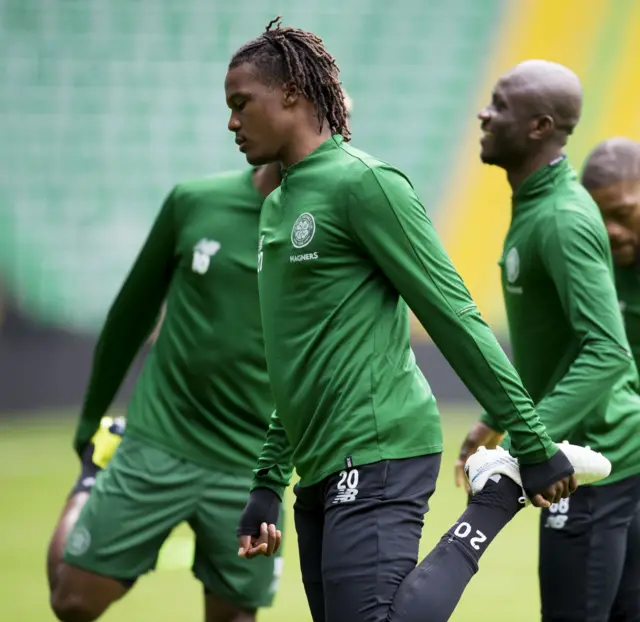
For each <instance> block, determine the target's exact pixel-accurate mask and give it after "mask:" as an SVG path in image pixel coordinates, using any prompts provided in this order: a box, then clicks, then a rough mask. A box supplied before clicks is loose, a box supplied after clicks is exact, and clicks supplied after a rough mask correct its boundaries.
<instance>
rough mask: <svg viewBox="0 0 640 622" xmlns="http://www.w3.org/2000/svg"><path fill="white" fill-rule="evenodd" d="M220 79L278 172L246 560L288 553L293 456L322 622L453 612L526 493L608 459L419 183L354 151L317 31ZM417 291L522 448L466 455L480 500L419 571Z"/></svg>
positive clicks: (426, 456) (423, 395) (264, 229)
mask: <svg viewBox="0 0 640 622" xmlns="http://www.w3.org/2000/svg"><path fill="white" fill-rule="evenodd" d="M225 89H226V95H227V103H228V105H229V108H230V109H231V116H230V119H229V129H230V130H231V131H232V132H233V133H234V134H235V137H236V143H237V144H238V145H239V147H240V150H241V151H242V152H243V153H245V154H246V157H247V160H248V161H249V163H251V164H262V163H267V162H273V161H278V162H279V163H280V164H281V165H282V167H283V181H282V184H281V185H280V188H279V189H277V190H275V191H274V192H273V193H272V194H271V195H270V196H269V197H268V198H267V199H266V201H265V203H264V205H263V209H262V213H261V218H260V239H259V243H258V281H259V290H260V306H261V311H262V318H263V330H264V337H265V350H266V356H267V367H268V369H269V380H270V382H271V388H272V393H273V396H274V400H275V404H276V411H275V412H274V414H273V415H272V418H271V424H270V427H269V432H268V435H267V439H266V441H265V445H264V447H263V450H262V454H261V457H260V460H259V462H258V465H257V468H256V470H255V477H254V482H253V484H252V493H251V496H250V500H249V503H248V504H247V506H246V508H245V510H244V512H243V514H242V517H241V520H240V522H239V526H238V535H239V538H240V551H239V554H240V555H241V556H246V557H255V556H256V555H267V556H268V555H270V554H272V553H273V552H274V551H275V550H277V548H278V532H277V529H276V519H277V513H278V508H279V506H280V502H281V499H282V495H283V491H284V489H285V487H286V486H287V484H288V482H289V480H290V477H291V474H292V469H293V467H295V468H296V470H297V472H298V474H299V475H300V478H301V479H300V482H299V484H297V485H296V487H295V494H296V501H295V507H294V512H295V524H296V530H297V532H298V545H299V551H300V564H301V569H302V576H303V582H304V586H305V590H306V593H307V599H308V601H309V606H310V609H311V612H312V616H313V619H314V621H315V622H380V621H382V620H392V621H394V622H409V621H416V622H417V621H418V620H424V619H426V618H427V617H428V619H429V620H430V621H432V622H440V621H442V620H448V619H449V616H450V614H451V612H452V611H453V609H454V608H455V606H456V604H457V602H458V600H459V598H460V596H461V595H462V592H463V590H464V588H465V586H466V585H467V583H468V582H469V580H470V579H471V577H472V576H473V574H474V573H475V571H476V570H477V563H478V560H479V558H480V556H481V555H482V554H483V552H484V551H485V549H486V547H487V546H488V545H489V543H490V542H491V541H492V540H493V538H494V537H495V536H496V535H497V533H498V532H499V531H500V530H501V529H502V528H503V527H504V526H505V525H506V524H507V523H508V522H509V521H510V520H511V518H512V517H513V516H514V515H515V514H516V513H517V512H518V511H519V509H520V508H522V507H523V505H524V504H525V503H526V498H528V499H529V500H531V501H532V502H533V503H534V504H535V505H538V506H542V505H548V504H549V503H550V502H554V501H559V500H560V499H561V498H564V497H567V496H568V495H569V494H570V493H571V492H572V491H573V490H575V487H576V481H575V476H577V477H578V483H580V481H585V480H586V479H589V478H590V477H594V478H596V479H597V478H599V477H602V476H603V475H606V474H607V473H608V467H609V465H608V462H607V461H606V459H603V458H601V457H600V458H599V459H597V458H596V459H595V460H592V458H594V455H593V454H592V452H589V451H588V450H585V449H583V448H580V447H576V446H573V445H572V446H565V447H564V449H565V451H559V450H558V446H557V445H556V444H554V443H553V442H552V441H551V439H550V438H549V436H548V435H547V433H546V430H545V428H544V426H543V425H542V424H541V422H540V420H539V418H538V416H537V414H536V412H535V410H534V407H533V404H532V402H531V399H530V397H529V396H528V394H527V393H526V392H525V390H524V389H523V387H522V384H521V382H520V380H519V378H518V376H517V374H516V373H515V371H514V369H513V367H512V366H511V365H510V364H509V361H508V359H507V358H506V356H505V354H504V352H503V351H502V349H501V348H500V346H499V345H498V342H497V341H496V339H495V337H494V335H493V334H492V333H491V331H490V329H489V327H488V326H487V324H486V323H485V322H484V321H483V320H482V318H481V317H480V314H479V313H478V310H477V309H476V306H475V304H474V303H473V301H472V300H471V298H470V296H469V293H468V292H467V290H466V288H465V286H464V284H463V283H462V281H461V279H460V277H459V276H458V274H457V273H456V271H455V269H454V267H453V266H452V265H451V263H450V261H449V258H448V257H447V255H446V253H445V251H444V250H443V248H442V245H441V244H440V241H439V239H438V237H437V235H436V233H435V231H434V229H433V226H432V224H431V222H430V220H429V218H428V217H427V215H426V211H425V209H424V207H423V206H422V204H421V203H420V201H419V199H418V197H417V196H416V193H415V192H414V190H413V188H412V186H411V184H410V182H409V181H408V180H407V178H406V177H405V176H404V175H403V174H402V173H401V172H399V171H398V170H397V169H395V168H393V167H391V166H389V165H387V164H385V163H383V162H381V161H380V160H377V159H375V158H373V157H371V156H370V155H368V154H366V153H364V152H362V151H358V150H357V149H354V148H352V147H350V146H349V145H348V144H347V141H348V139H349V132H348V129H347V127H346V124H345V112H344V107H345V103H344V98H343V94H342V91H341V88H340V80H339V73H338V68H337V66H336V63H335V61H334V60H333V58H332V57H331V56H330V55H329V53H328V52H327V51H326V50H325V48H324V46H323V44H322V41H321V39H320V38H319V37H317V36H316V35H314V34H312V33H308V32H304V31H302V30H298V29H296V28H289V27H282V26H281V25H280V23H279V21H274V22H271V23H270V24H269V26H268V27H267V30H266V32H264V33H263V34H262V36H260V37H258V38H257V39H256V40H254V41H251V42H250V43H248V44H246V45H245V46H243V47H242V48H241V49H240V50H239V51H238V52H237V53H236V54H235V55H234V56H233V58H232V59H231V62H230V64H229V69H228V72H227V77H226V81H225ZM405 301H406V302H405ZM407 304H408V306H409V307H411V309H412V310H413V311H414V313H415V314H416V316H417V317H418V319H419V320H420V321H421V323H422V325H423V326H424V328H425V329H426V330H427V331H428V332H429V334H430V335H431V336H432V338H433V340H434V341H435V342H436V344H437V345H438V347H439V348H440V349H441V350H442V352H443V353H444V355H445V356H446V357H447V359H448V360H449V362H450V364H451V365H452V366H453V368H454V369H455V370H456V371H457V373H458V374H459V375H460V377H461V378H462V380H463V381H464V382H465V384H466V385H467V386H468V387H469V389H470V390H471V392H472V393H473V394H474V395H475V396H476V398H477V399H478V401H479V402H480V403H481V404H483V405H484V407H485V408H486V409H487V410H488V411H490V412H491V413H494V414H495V416H496V417H497V418H498V419H500V421H501V422H502V425H503V426H504V427H505V429H507V430H509V431H510V432H511V435H512V437H513V438H514V439H515V441H514V446H513V450H512V451H513V453H514V456H516V457H517V458H518V460H519V461H520V464H519V463H518V460H516V458H513V457H511V456H510V455H509V454H508V453H507V452H506V451H504V450H500V449H496V450H486V451H482V452H478V453H477V454H476V455H475V456H474V457H472V458H471V459H470V461H469V462H468V464H467V467H468V475H469V478H470V480H471V482H472V490H473V492H474V493H475V496H474V498H473V500H472V502H471V503H470V505H469V507H468V508H467V509H466V510H465V512H464V514H463V515H462V516H461V518H460V520H459V521H458V522H456V523H455V524H454V525H453V527H451V529H450V530H449V531H448V532H447V533H446V534H445V535H444V537H443V538H442V540H441V541H440V543H439V544H438V545H437V546H436V548H435V549H434V550H433V551H432V552H431V554H430V555H429V556H428V557H427V558H426V560H425V561H423V562H422V563H421V564H420V565H418V566H416V562H417V556H418V545H419V541H420V536H421V530H422V529H421V528H422V524H423V518H424V514H425V513H426V511H427V508H428V500H429V498H430V497H431V495H432V493H433V492H434V489H435V484H436V478H437V476H438V471H439V467H440V457H441V452H442V431H441V425H440V417H439V413H438V409H437V406H436V401H435V398H434V396H433V393H432V392H431V388H430V387H429V384H428V383H427V381H426V379H425V378H424V376H423V375H422V373H421V371H420V369H419V368H418V366H417V365H416V361H415V357H414V355H413V352H412V350H411V346H410V342H409V314H408V310H407ZM576 456H580V457H581V458H582V459H584V460H585V463H584V464H585V465H587V470H586V471H585V469H584V468H583V467H579V466H578V465H576V464H575V458H576ZM594 463H595V464H594ZM574 473H575V476H574ZM503 476H504V477H503Z"/></svg>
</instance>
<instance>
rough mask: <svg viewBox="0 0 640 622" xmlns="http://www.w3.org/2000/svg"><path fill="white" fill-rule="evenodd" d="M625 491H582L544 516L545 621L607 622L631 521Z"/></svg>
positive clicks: (593, 488) (541, 572)
mask: <svg viewBox="0 0 640 622" xmlns="http://www.w3.org/2000/svg"><path fill="white" fill-rule="evenodd" d="M619 493H620V487H619V486H617V484H611V485H609V486H600V487H597V486H583V487H581V488H579V489H578V490H577V491H576V492H575V493H574V494H573V495H571V497H570V498H569V499H563V500H561V502H560V503H557V504H553V505H552V506H551V507H550V508H548V509H545V510H543V511H542V512H541V516H540V555H539V566H538V576H539V581H540V597H541V602H542V620H543V621H544V622H573V621H575V622H578V621H580V622H606V621H607V620H608V619H609V612H610V610H611V608H612V606H613V602H614V599H615V596H616V593H617V591H618V586H619V584H620V579H621V577H622V570H623V566H624V559H625V553H626V546H627V544H626V540H627V531H628V525H629V521H630V512H629V509H630V508H629V506H628V504H625V503H624V502H621V499H620V495H619Z"/></svg>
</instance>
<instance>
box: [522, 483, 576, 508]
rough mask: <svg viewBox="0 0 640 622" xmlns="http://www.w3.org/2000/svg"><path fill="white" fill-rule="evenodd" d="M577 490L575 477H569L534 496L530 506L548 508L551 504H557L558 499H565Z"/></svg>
mask: <svg viewBox="0 0 640 622" xmlns="http://www.w3.org/2000/svg"><path fill="white" fill-rule="evenodd" d="M577 488H578V480H577V479H576V476H575V475H570V476H569V477H565V478H564V479H561V480H560V481H559V482H556V483H555V484H553V485H552V486H549V487H548V488H547V489H546V490H544V492H541V493H539V494H537V495H534V496H533V497H532V498H531V504H532V505H535V506H536V507H537V508H548V507H550V506H551V504H552V503H558V501H560V499H566V498H567V497H568V496H570V495H571V494H572V493H574V492H575V491H576V489H577Z"/></svg>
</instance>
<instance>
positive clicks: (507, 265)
mask: <svg viewBox="0 0 640 622" xmlns="http://www.w3.org/2000/svg"><path fill="white" fill-rule="evenodd" d="M581 108H582V89H581V85H580V81H579V80H578V78H577V76H576V75H575V74H574V73H573V72H571V71H570V70H569V69H567V68H566V67H563V66H561V65H558V64H555V63H551V62H546V61H541V60H532V61H527V62H524V63H521V64H520V65H517V66H516V67H514V68H513V69H511V70H510V71H508V72H507V73H505V74H504V75H503V76H502V77H500V79H499V80H498V82H497V84H496V85H495V87H494V89H493V94H492V98H491V102H490V103H489V105H488V106H487V107H486V108H484V109H483V110H482V111H481V112H480V113H479V118H480V121H481V127H482V133H483V135H482V139H481V159H482V161H483V162H484V163H485V164H489V165H494V166H498V167H500V168H502V169H504V170H505V171H506V174H507V179H508V182H509V184H510V186H511V189H512V191H513V195H512V206H511V210H512V218H511V224H510V227H509V230H508V232H507V235H506V239H505V241H504V249H503V254H502V257H501V259H500V262H499V264H500V269H501V276H502V289H503V294H504V299H505V304H506V312H507V320H508V326H509V334H510V338H511V345H512V348H513V358H514V363H515V366H516V369H517V370H518V372H519V374H520V376H521V378H522V380H523V383H524V385H525V388H526V389H527V390H528V391H529V393H530V394H531V396H532V398H533V400H534V402H535V403H536V410H537V412H538V413H539V414H540V417H541V419H542V421H543V422H544V424H545V426H546V427H547V429H548V430H549V434H550V436H551V438H552V439H553V440H554V441H556V442H561V441H564V440H569V441H570V442H571V443H576V444H579V445H589V446H591V448H592V449H594V450H596V451H599V452H602V453H603V454H604V455H605V456H606V457H607V458H609V459H610V460H611V462H612V472H611V474H610V476H609V477H607V478H605V479H603V480H601V481H600V482H598V483H597V485H586V486H582V487H580V488H579V489H578V490H577V491H576V493H574V494H573V495H572V496H571V498H568V499H563V500H561V501H560V502H559V503H554V504H553V505H551V507H549V508H546V509H543V510H542V512H541V516H540V555H539V579H540V593H541V599H542V620H543V621H544V622H552V621H553V622H560V621H563V622H564V621H566V622H568V621H574V620H575V621H577V620H581V621H584V620H589V621H593V622H596V621H597V622H605V621H607V620H611V621H613V620H620V621H621V620H638V619H640V601H639V600H638V591H637V586H638V584H639V582H638V577H637V574H636V575H634V576H633V577H631V576H629V575H628V574H627V568H626V565H625V561H626V559H627V555H626V552H627V538H628V531H629V525H630V523H631V521H632V518H633V517H634V516H635V514H636V512H637V505H638V499H639V495H640V478H639V477H638V474H639V473H640V459H639V456H640V434H639V432H640V400H639V398H638V395H637V390H638V373H637V370H636V366H635V364H634V362H633V356H632V354H631V349H630V346H629V342H628V340H627V337H626V335H625V331H624V326H623V322H622V318H621V315H620V312H619V309H618V301H617V296H616V290H615V286H614V280H613V270H612V261H611V251H610V248H609V244H608V240H607V231H606V229H605V227H604V224H603V222H602V218H601V217H600V214H599V211H598V207H597V205H596V204H595V202H594V201H593V199H592V198H591V197H590V196H589V193H588V192H587V191H586V190H585V189H584V188H583V187H582V185H581V184H580V183H579V181H578V179H577V175H576V173H575V172H574V170H573V169H572V168H571V166H570V165H569V163H568V161H567V158H566V156H565V154H564V151H563V150H564V147H565V145H566V143H567V140H568V138H569V136H570V135H571V134H572V133H573V131H574V129H575V127H576V125H577V124H578V121H579V119H580V112H581ZM502 432H503V430H502V429H501V428H500V427H499V426H498V424H497V423H496V421H495V420H493V419H492V418H491V417H489V416H487V415H483V416H482V417H481V420H480V422H478V423H477V424H476V425H475V426H474V427H473V428H472V429H471V431H470V432H469V434H468V436H467V438H466V439H465V441H464V443H463V445H462V449H461V452H460V459H461V460H466V458H467V456H468V455H470V454H471V453H473V452H474V451H475V449H476V447H477V446H478V445H479V444H481V443H484V442H486V441H487V439H490V440H491V441H493V442H495V441H497V440H498V439H499V438H501V435H502ZM508 443H509V439H508V437H507V438H506V439H505V444H508ZM632 588H633V589H632Z"/></svg>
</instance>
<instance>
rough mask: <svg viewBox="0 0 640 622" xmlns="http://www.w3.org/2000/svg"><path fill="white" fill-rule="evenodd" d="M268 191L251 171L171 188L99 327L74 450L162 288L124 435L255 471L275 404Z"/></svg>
mask: <svg viewBox="0 0 640 622" xmlns="http://www.w3.org/2000/svg"><path fill="white" fill-rule="evenodd" d="M262 201H263V197H262V196H261V195H260V194H259V192H258V190H257V189H256V188H255V187H254V185H253V182H252V171H251V170H247V171H242V172H231V173H226V174H221V175H216V176H212V177H209V178H205V179H201V180H197V181H191V182H188V183H182V184H179V185H178V186H176V187H175V188H174V189H173V191H172V192H171V193H170V194H169V196H168V198H167V199H166V201H165V203H164V205H163V207H162V210H161V211H160V213H159V215H158V217H157V219H156V221H155V224H154V225H153V228H152V229H151V232H150V234H149V236H148V239H147V241H146V243H145V244H144V246H143V248H142V250H141V252H140V254H139V256H138V258H137V260H136V262H135V264H134V266H133V268H132V270H131V272H130V273H129V276H128V277H127V279H126V281H125V283H124V285H123V287H122V289H121V291H120V293H119V294H118V297H117V298H116V300H115V302H114V304H113V306H112V308H111V310H110V311H109V314H108V317H107V321H106V323H105V325H104V328H103V330H102V334H101V335H100V339H99V341H98V345H97V347H96V351H95V356H94V362H93V370H92V374H91V379H90V382H89V388H88V391H87V394H86V397H85V401H84V406H83V409H82V415H81V420H80V424H79V427H78V431H77V435H76V442H75V445H76V449H78V450H79V449H81V447H82V446H83V445H84V444H85V443H87V442H88V441H89V438H90V437H91V435H92V434H93V432H94V431H95V429H96V428H97V425H98V422H99V420H100V418H101V417H102V416H103V415H104V414H105V412H106V410H107V409H108V408H109V406H110V404H111V402H112V400H113V398H114V396H115V394H116V392H117V390H118V388H119V386H120V384H121V383H122V380H123V378H124V377H125V375H126V373H127V370H128V368H129V366H130V365H131V362H132V360H133V359H134V357H135V355H136V353H137V352H138V350H139V348H140V346H141V345H142V344H143V342H144V340H145V339H146V337H147V336H148V335H149V332H150V331H151V329H152V328H153V326H154V323H155V321H156V320H157V317H158V312H159V309H160V307H161V304H162V302H163V300H164V299H165V297H166V301H167V312H166V317H165V319H164V322H163V326H162V329H161V331H160V335H159V337H158V339H157V342H156V343H155V345H154V346H153V348H152V350H151V352H150V354H149V356H148V359H147V360H146V362H145V365H144V368H143V370H142V373H141V375H140V378H139V379H138V382H137V384H136V387H135V391H134V394H133V397H132V399H131V402H130V404H129V408H128V412H127V431H126V434H130V435H132V436H136V437H139V438H142V439H144V440H145V441H148V442H151V443H154V444H155V445H158V446H159V447H162V448H163V449H165V450H167V451H169V452H171V453H173V454H176V455H178V456H181V457H184V458H186V459H188V460H191V461H193V462H196V463H198V464H201V465H204V466H207V467H210V468H215V469H219V470H222V471H225V472H238V473H240V472H242V473H247V472H248V473H250V472H251V469H252V468H253V467H254V466H255V463H256V459H257V456H258V454H259V453H260V449H261V447H262V444H263V442H264V438H265V434H266V432H267V427H268V423H269V416H270V414H271V412H272V410H273V400H272V398H271V393H270V389H269V382H268V376H267V369H266V361H265V355H264V341H263V338H262V327H261V321H260V308H259V304H258V282H257V256H256V241H257V239H258V223H259V218H260V209H261V205H262Z"/></svg>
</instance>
